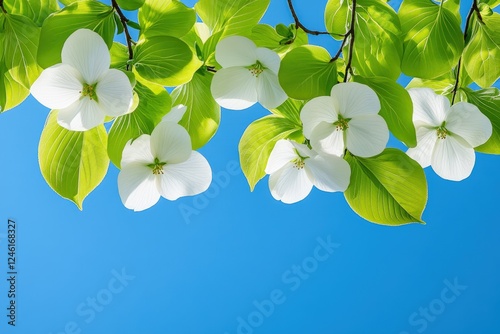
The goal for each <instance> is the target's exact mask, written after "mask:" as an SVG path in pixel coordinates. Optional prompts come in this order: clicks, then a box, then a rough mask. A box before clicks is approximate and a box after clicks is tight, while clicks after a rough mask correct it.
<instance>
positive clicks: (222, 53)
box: [215, 36, 257, 68]
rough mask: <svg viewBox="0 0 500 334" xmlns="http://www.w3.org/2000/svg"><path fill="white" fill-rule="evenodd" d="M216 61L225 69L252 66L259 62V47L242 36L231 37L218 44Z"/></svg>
mask: <svg viewBox="0 0 500 334" xmlns="http://www.w3.org/2000/svg"><path fill="white" fill-rule="evenodd" d="M215 59H216V60H217V62H218V63H219V64H220V65H221V66H222V67H224V68H226V67H233V66H250V65H253V64H255V63H256V62H257V46H256V45H255V43H254V42H252V41H251V40H250V39H248V38H246V37H242V36H229V37H226V38H224V39H223V40H221V41H219V43H217V46H216V47H215Z"/></svg>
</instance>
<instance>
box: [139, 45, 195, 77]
mask: <svg viewBox="0 0 500 334" xmlns="http://www.w3.org/2000/svg"><path fill="white" fill-rule="evenodd" d="M133 64H134V68H135V70H136V71H137V72H138V73H139V75H140V76H142V77H143V78H144V79H146V80H149V81H151V82H154V83H157V84H160V85H163V86H177V85H181V84H184V83H186V82H188V81H189V80H191V78H192V77H193V75H194V73H195V72H196V70H197V69H198V68H200V66H201V65H202V64H203V63H202V62H201V61H200V60H199V59H198V58H197V57H196V55H195V54H194V53H193V51H192V50H191V48H190V47H189V46H188V45H187V44H186V43H184V42H183V41H181V40H180V39H178V38H175V37H170V36H156V37H151V38H147V39H143V40H141V41H140V42H139V43H138V44H137V45H136V47H135V54H134V62H133Z"/></svg>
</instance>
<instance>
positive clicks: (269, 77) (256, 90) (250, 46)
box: [211, 36, 288, 110]
mask: <svg viewBox="0 0 500 334" xmlns="http://www.w3.org/2000/svg"><path fill="white" fill-rule="evenodd" d="M215 59H216V60H217V62H218V63H219V64H220V65H221V66H222V68H221V69H220V70H218V71H217V73H215V75H214V77H213V80H212V86H211V90H212V96H213V97H214V99H215V100H216V101H217V103H219V105H221V106H222V107H224V108H226V109H233V110H242V109H246V108H248V107H251V106H252V105H254V104H255V103H256V102H260V104H262V105H263V106H264V107H265V108H268V109H274V108H276V107H278V106H279V105H281V104H282V103H283V102H285V101H286V99H287V98H288V97H287V95H286V93H285V92H284V91H283V88H281V86H280V84H279V81H278V71H279V68H280V61H281V60H280V57H279V56H278V54H277V53H276V52H274V51H272V50H269V49H266V48H259V47H257V46H256V45H255V43H254V42H252V41H251V40H250V39H248V38H246V37H242V36H230V37H226V38H224V39H223V40H221V41H220V42H219V43H218V44H217V46H216V48H215Z"/></svg>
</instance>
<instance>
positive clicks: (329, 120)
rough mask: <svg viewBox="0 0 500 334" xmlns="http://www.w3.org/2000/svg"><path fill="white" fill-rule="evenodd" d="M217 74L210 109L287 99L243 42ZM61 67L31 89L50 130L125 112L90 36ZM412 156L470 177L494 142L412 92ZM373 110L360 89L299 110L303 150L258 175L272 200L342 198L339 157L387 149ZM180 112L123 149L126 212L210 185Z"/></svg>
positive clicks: (469, 117) (463, 109)
mask: <svg viewBox="0 0 500 334" xmlns="http://www.w3.org/2000/svg"><path fill="white" fill-rule="evenodd" d="M215 58H216V60H217V62H218V63H219V64H220V65H221V67H222V68H221V69H219V70H218V71H217V72H216V73H215V75H214V77H213V80H212V85H211V91H212V95H213V97H214V99H215V100H216V101H217V102H218V103H219V104H220V105H221V106H222V107H224V108H227V109H234V110H241V109H245V108H248V107H250V106H252V105H254V104H255V103H257V102H259V103H261V104H262V105H263V106H264V107H266V108H268V109H274V108H277V107H279V106H280V105H281V104H282V103H283V102H285V101H286V99H287V98H288V97H287V95H286V93H285V92H284V91H283V89H282V87H281V86H280V84H279V81H278V71H279V67H280V57H279V56H278V54H276V53H275V52H273V51H271V50H269V49H266V48H260V47H257V46H256V45H255V43H254V42H252V41H251V40H250V39H248V38H245V37H241V36H231V37H227V38H224V39H223V40H221V41H220V42H219V43H218V44H217V46H216V50H215ZM61 59H62V63H61V64H57V65H54V66H51V67H49V68H47V69H45V70H44V71H43V72H42V74H41V75H40V77H39V78H38V79H37V80H36V82H35V83H34V84H33V86H32V88H31V93H32V94H33V96H34V97H35V98H36V99H37V100H38V101H39V102H40V103H42V104H43V105H45V106H46V107H48V108H51V109H56V110H57V112H58V117H57V119H58V123H59V124H60V125H61V126H63V127H65V128H66V129H68V130H71V131H86V130H89V129H92V128H94V127H96V126H98V125H100V124H102V123H103V122H104V121H105V116H111V117H118V116H122V115H125V114H127V113H129V112H132V109H131V106H132V101H133V88H132V86H131V84H130V81H129V79H128V77H127V75H125V74H124V73H123V72H122V71H119V70H116V69H110V68H109V67H110V53H109V50H108V48H107V46H106V44H105V43H104V40H103V39H102V38H101V37H100V36H99V35H98V34H96V33H95V32H93V31H91V30H88V29H80V30H77V31H76V32H75V33H73V34H72V35H71V36H70V37H69V38H68V39H67V40H66V42H65V43H64V46H63V49H62V54H61ZM409 93H410V96H411V98H412V101H413V105H414V113H413V121H414V125H415V128H416V130H417V146H416V147H415V148H410V149H409V150H408V152H407V153H408V155H409V156H410V157H412V158H413V159H415V160H416V161H417V162H419V163H420V164H421V165H422V166H423V167H427V166H429V165H432V167H433V169H434V170H435V171H436V173H437V174H438V175H440V176H441V177H443V178H445V179H449V180H462V179H464V178H466V177H468V176H469V175H470V173H471V171H472V169H473V167H474V162H475V153H474V147H477V146H479V145H481V144H483V143H485V142H486V141H487V140H488V138H489V137H490V136H491V134H492V126H491V122H490V121H489V120H488V118H486V117H485V116H484V115H483V114H482V113H481V112H480V111H479V109H478V108H477V107H475V106H474V105H472V104H470V103H466V102H459V103H456V104H454V105H453V106H450V102H449V101H448V99H447V98H446V97H444V96H441V95H437V94H435V93H434V92H433V91H432V90H431V89H425V88H423V89H411V90H409ZM380 108H381V105H380V101H379V98H378V96H377V94H376V93H375V92H374V91H373V90H372V89H371V88H370V87H368V86H366V85H363V84H359V83H355V82H349V83H339V84H336V85H335V86H333V88H332V90H331V94H330V96H320V97H316V98H313V99H311V100H310V101H308V102H307V103H306V104H305V105H304V107H303V108H302V110H301V113H300V119H301V121H302V123H303V134H304V137H305V138H306V141H305V142H304V143H297V142H295V141H292V140H289V139H282V140H279V141H277V143H276V144H275V146H274V148H273V150H272V152H271V154H270V156H269V159H268V162H267V166H266V168H265V172H266V173H267V174H270V177H269V188H270V190H271V194H272V196H273V197H274V198H275V199H277V200H280V201H282V202H284V203H295V202H298V201H300V200H302V199H304V198H305V197H306V196H307V195H308V194H309V193H310V192H311V189H312V187H313V186H315V187H316V188H318V189H320V190H322V191H326V192H335V191H345V190H346V189H347V187H348V186H349V183H350V177H351V170H350V166H349V164H348V163H347V162H346V161H345V160H344V155H345V154H346V152H347V151H349V152H350V154H352V155H354V156H359V157H363V158H369V157H372V156H375V155H378V154H380V153H382V151H383V150H384V149H385V147H386V145H387V142H388V140H389V130H388V127H387V124H386V122H385V120H384V119H383V118H382V117H381V116H380V115H379V114H378V113H379V111H380ZM185 111H186V107H184V106H177V107H175V108H173V109H172V110H171V111H170V112H169V113H168V114H167V116H165V117H164V119H163V120H162V122H160V124H158V125H157V126H156V128H155V129H154V130H153V132H152V133H151V135H148V134H143V135H141V136H139V137H138V138H135V139H133V140H130V141H129V142H128V143H127V144H126V145H125V148H124V150H123V154H122V160H121V171H120V173H119V176H118V188H119V193H120V197H121V199H122V202H123V204H124V205H125V207H127V208H129V209H133V210H134V211H141V210H145V209H147V208H149V207H151V206H153V205H154V204H155V203H157V202H158V200H159V198H160V196H162V197H165V198H167V199H169V200H176V199H177V198H179V197H181V196H190V195H196V194H199V193H201V192H203V191H205V190H206V189H207V188H208V187H209V185H210V183H211V180H212V172H211V168H210V165H209V164H208V162H207V160H206V159H205V158H204V157H203V156H202V155H201V154H200V153H198V152H196V151H193V150H192V146H191V138H190V136H189V134H188V132H187V131H186V130H185V129H184V128H183V127H182V126H180V125H179V124H178V122H179V121H180V120H181V118H182V117H183V115H184V113H185Z"/></svg>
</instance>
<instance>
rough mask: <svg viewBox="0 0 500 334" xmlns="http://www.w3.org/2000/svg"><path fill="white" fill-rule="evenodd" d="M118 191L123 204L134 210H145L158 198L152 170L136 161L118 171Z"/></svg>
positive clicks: (158, 194)
mask: <svg viewBox="0 0 500 334" xmlns="http://www.w3.org/2000/svg"><path fill="white" fill-rule="evenodd" d="M118 192H119V194H120V198H121V200H122V203H123V205H125V207H126V208H127V209H132V210H134V211H142V210H146V209H148V208H150V207H152V206H153V205H155V204H156V203H157V202H158V200H159V199H160V193H159V192H158V188H157V185H156V175H154V174H153V170H152V169H151V168H149V167H148V166H144V165H142V164H138V163H135V164H130V165H128V166H127V167H125V168H123V169H122V170H121V171H120V173H119V174H118Z"/></svg>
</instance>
